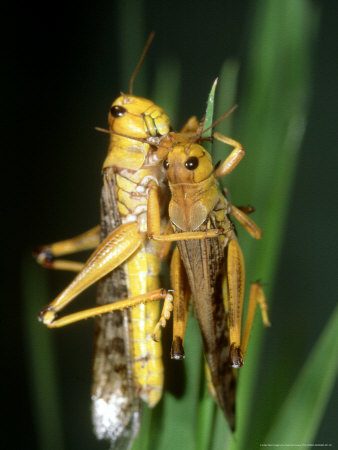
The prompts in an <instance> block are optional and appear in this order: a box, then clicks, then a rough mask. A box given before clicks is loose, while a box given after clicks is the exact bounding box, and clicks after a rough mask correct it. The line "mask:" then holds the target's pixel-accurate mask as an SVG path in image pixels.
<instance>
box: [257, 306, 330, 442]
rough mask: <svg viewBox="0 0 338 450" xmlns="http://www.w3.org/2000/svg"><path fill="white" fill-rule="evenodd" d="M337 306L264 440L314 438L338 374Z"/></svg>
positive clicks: (303, 439)
mask: <svg viewBox="0 0 338 450" xmlns="http://www.w3.org/2000/svg"><path fill="white" fill-rule="evenodd" d="M337 355H338V307H336V309H335V311H334V312H333V314H332V317H330V319H329V321H328V323H327V325H326V327H325V329H324V330H323V332H322V334H321V336H320V337H319V339H318V341H317V343H316V346H315V347H314V349H313V350H312V352H311V354H310V356H309V357H308V360H307V361H306V363H305V365H304V367H303V369H302V371H301V372H300V374H299V375H298V378H297V380H296V382H295V383H294V386H293V388H292V390H291V391H290V393H289V395H288V397H287V399H286V400H285V402H284V404H283V406H282V408H281V410H280V412H279V414H278V417H277V419H276V422H275V423H274V425H273V427H272V429H271V430H270V432H269V433H268V434H267V437H266V439H265V443H269V444H270V443H271V444H275V443H277V444H278V443H283V442H284V443H287V444H299V443H303V442H307V443H310V442H313V441H314V438H315V436H316V432H317V430H318V428H319V425H320V421H321V418H322V415H323V413H324V411H325V407H326V405H327V403H328V400H329V396H330V393H331V391H332V389H333V387H334V383H335V381H336V378H337V374H338V357H337Z"/></svg>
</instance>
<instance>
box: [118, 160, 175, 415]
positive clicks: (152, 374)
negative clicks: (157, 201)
mask: <svg viewBox="0 0 338 450" xmlns="http://www.w3.org/2000/svg"><path fill="white" fill-rule="evenodd" d="M154 179H156V180H157V182H159V183H160V185H162V187H163V189H162V190H161V191H162V192H165V194H166V184H165V183H164V176H163V172H162V168H161V165H159V164H156V165H155V166H154V167H151V166H150V168H147V169H141V170H138V171H137V172H136V171H130V170H127V169H124V170H122V171H120V173H119V174H116V188H115V197H116V200H117V206H118V209H119V213H120V217H121V221H122V223H125V222H130V221H137V222H138V224H139V230H140V231H141V232H146V231H147V228H146V226H147V198H148V188H147V184H148V183H149V182H150V181H153V180H154ZM165 197H166V195H165ZM163 200H164V202H163V203H164V204H167V199H166V198H164V199H163ZM155 245H156V244H154V243H152V242H151V241H145V242H144V243H143V244H142V245H141V247H140V248H139V249H138V251H137V252H136V253H134V254H133V255H132V256H131V257H130V258H129V259H128V260H127V262H126V263H125V264H124V270H125V273H126V275H127V286H128V291H129V292H128V294H129V297H134V296H136V295H140V294H145V293H147V292H149V291H152V290H155V289H158V288H159V287H160V285H159V271H160V264H159V258H158V256H157V251H156V247H155ZM159 308H160V305H159V302H150V303H146V304H142V305H139V306H136V307H134V308H132V310H131V320H132V335H133V338H132V349H133V364H134V383H135V386H136V388H137V389H138V390H139V393H140V394H139V395H140V397H141V398H142V400H143V401H145V402H146V403H148V404H149V406H151V407H152V406H154V405H155V404H156V403H157V402H158V401H159V400H160V398H161V395H162V386H163V376H164V374H163V363H162V347H161V343H160V342H155V341H154V340H153V339H152V338H151V334H152V332H153V331H154V328H155V325H156V323H157V321H158V318H159V313H160V309H159Z"/></svg>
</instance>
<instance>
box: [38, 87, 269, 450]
mask: <svg viewBox="0 0 338 450" xmlns="http://www.w3.org/2000/svg"><path fill="white" fill-rule="evenodd" d="M131 90H132V89H131V88H130V91H131ZM109 125H110V127H109V131H108V132H109V134H110V135H111V136H110V145H109V150H108V155H107V157H106V160H105V161H104V164H103V188H102V194H101V223H100V226H98V227H95V228H93V229H92V230H90V231H89V232H87V233H84V234H82V235H80V236H77V237H76V238H73V239H69V240H66V241H62V242H58V243H55V244H51V245H49V246H45V247H41V248H40V249H38V251H37V252H36V256H37V259H38V261H39V262H40V263H42V264H43V265H44V266H47V267H50V268H54V269H66V270H73V271H76V272H78V274H77V276H76V277H75V279H74V280H73V281H72V282H71V283H70V285H69V286H68V287H67V288H66V289H65V290H64V291H63V292H62V293H61V294H60V295H59V296H58V297H57V298H56V299H55V300H54V301H53V302H52V303H51V304H50V305H49V306H48V307H46V308H45V309H44V310H43V311H42V312H41V314H40V320H41V321H42V322H43V323H45V324H46V325H47V326H49V327H60V326H64V325H66V324H69V323H72V322H75V321H78V320H81V319H83V318H87V317H92V316H98V317H96V333H95V335H96V339H95V349H94V366H93V390H92V399H93V421H94V426H95V431H96V434H97V436H98V437H99V438H108V439H110V441H111V442H112V443H114V445H115V446H116V447H119V446H120V447H125V448H128V447H129V446H130V444H131V443H132V441H133V439H134V438H135V436H136V435H137V433H138V429H139V422H140V411H141V402H140V399H142V400H143V401H145V402H146V403H148V405H149V406H151V407H152V406H154V405H155V404H156V403H157V402H158V401H159V399H160V398H161V395H162V386H163V377H164V373H163V365H162V349H161V343H160V342H159V339H158V334H159V328H160V327H161V326H165V324H166V321H167V320H168V319H169V316H170V312H171V310H172V309H173V317H174V329H173V334H174V337H173V344H172V357H173V358H175V359H182V358H183V357H184V350H183V342H184V334H185V327H186V322H187V313H188V306H189V298H190V295H191V293H192V297H193V302H194V306H195V308H196V311H197V317H198V320H199V325H200V328H201V332H202V337H203V341H204V350H205V355H206V360H207V366H208V370H209V373H210V383H209V387H210V390H211V392H212V393H213V395H214V397H215V399H216V401H217V403H218V404H219V405H220V407H221V408H222V410H223V411H224V413H225V415H226V417H227V419H228V421H229V424H230V427H231V428H232V429H233V428H234V426H235V413H234V403H235V373H234V370H233V367H239V366H241V365H242V364H243V358H244V354H245V350H246V346H247V340H248V336H249V332H250V327H251V323H252V319H253V314H254V308H255V304H256V303H257V301H258V302H259V303H260V304H261V307H262V310H263V313H264V314H263V318H265V321H267V317H266V312H265V309H266V304H265V299H264V295H263V293H262V291H261V288H260V286H259V284H257V283H256V284H254V285H253V286H252V289H251V295H250V307H249V313H248V317H247V322H246V327H245V330H244V335H243V339H242V341H241V317H242V304H243V296H244V263H243V257H242V253H241V250H240V247H239V245H238V243H237V238H236V235H235V232H234V229H233V225H232V223H231V221H230V219H229V214H232V215H233V216H234V217H235V218H236V219H238V220H239V221H240V223H241V224H242V225H244V227H245V228H246V229H247V230H248V231H249V232H250V233H251V234H252V236H253V237H255V238H260V236H261V233H260V230H259V229H258V228H257V226H256V225H255V224H254V223H253V222H252V221H251V220H250V219H249V218H248V217H247V215H246V214H245V212H244V211H243V210H241V209H238V208H236V207H234V206H233V205H231V204H229V203H228V201H227V199H226V198H225V197H224V196H223V194H221V193H220V192H219V191H218V186H217V181H216V179H217V178H220V177H223V176H224V175H226V174H228V173H229V172H230V171H231V170H233V168H234V167H235V166H236V165H237V164H238V163H239V161H240V160H241V158H242V157H243V156H244V150H243V149H242V147H241V145H240V144H238V143H237V142H236V141H233V140H231V139H229V138H226V137H224V136H221V135H219V134H217V133H215V134H214V136H215V137H216V138H218V139H220V140H221V141H223V142H224V143H226V144H229V145H231V146H233V147H234V149H233V151H232V152H231V153H230V155H229V156H228V157H227V158H226V160H225V161H224V162H223V163H222V164H221V165H220V166H219V167H217V168H215V169H214V168H213V166H212V162H211V158H210V155H209V154H208V153H207V152H206V151H205V150H204V149H203V147H202V146H201V145H199V143H198V142H199V141H201V135H202V132H201V131H200V130H198V123H197V121H196V119H192V120H190V121H188V123H187V125H186V126H185V127H184V128H183V129H182V131H181V134H177V133H172V132H171V131H170V130H171V127H170V121H169V118H168V116H167V115H166V114H165V112H164V111H163V110H162V109H161V108H159V107H158V106H156V105H154V104H153V103H152V102H151V101H149V100H146V99H143V98H139V97H135V96H133V95H124V94H122V95H121V97H119V98H118V99H116V100H115V101H114V103H113V105H112V107H111V110H110V114H109ZM168 182H169V187H170V191H171V200H170V203H168V202H169V197H170V192H169V188H168ZM168 211H169V215H168ZM149 238H151V239H149ZM172 241H177V242H178V249H175V250H174V253H173V257H172V262H171V287H172V289H173V292H168V291H165V290H163V289H161V288H160V287H161V286H160V281H159V266H160V261H161V260H162V259H164V258H165V257H166V255H167V254H168V252H169V245H170V242H172ZM168 244H169V245H168ZM96 247H97V248H96ZM88 248H96V250H95V251H94V253H93V254H92V256H91V257H90V258H89V260H88V261H87V263H86V264H85V265H83V264H81V263H78V262H74V261H68V260H60V259H58V258H59V257H60V256H62V255H65V254H69V253H73V252H76V251H80V250H84V249H88ZM96 281H98V282H99V284H98V295H97V304H98V306H97V307H95V308H92V309H90V310H87V311H82V312H79V313H75V314H71V315H68V316H65V317H63V318H60V319H57V318H56V315H57V313H58V312H59V311H60V310H62V309H63V308H64V307H65V306H66V305H67V304H68V303H69V302H71V301H72V300H73V299H74V298H75V297H76V296H77V295H79V294H80V293H81V292H82V291H83V290H85V289H86V288H87V287H89V286H90V285H91V284H93V283H95V282H96ZM161 298H162V299H164V306H163V311H162V314H161V317H160V319H159V315H160V314H159V313H160V311H159V299H161ZM121 299H125V300H121Z"/></svg>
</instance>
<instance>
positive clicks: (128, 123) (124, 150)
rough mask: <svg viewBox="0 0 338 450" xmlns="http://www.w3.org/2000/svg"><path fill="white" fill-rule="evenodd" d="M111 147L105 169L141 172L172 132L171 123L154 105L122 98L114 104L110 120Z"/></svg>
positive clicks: (104, 164)
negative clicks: (151, 154) (149, 158)
mask: <svg viewBox="0 0 338 450" xmlns="http://www.w3.org/2000/svg"><path fill="white" fill-rule="evenodd" d="M108 121H109V128H110V131H111V143H110V147H109V150H108V156H107V158H106V159H105V161H104V163H103V168H106V167H120V168H128V169H133V170H138V169H140V168H141V167H142V165H143V164H144V162H145V160H146V158H147V155H148V152H149V151H150V149H152V150H154V151H157V147H154V146H152V145H153V143H154V142H156V140H157V139H158V138H162V137H163V136H164V135H166V134H168V133H169V131H170V120H169V117H168V116H167V115H166V114H165V112H164V111H163V109H162V108H160V107H159V106H157V105H155V104H154V103H153V102H152V101H150V100H147V99H145V98H141V97H136V96H134V95H124V94H122V95H121V96H120V97H118V98H117V99H116V100H115V101H114V103H113V104H112V106H111V108H110V112H109V116H108Z"/></svg>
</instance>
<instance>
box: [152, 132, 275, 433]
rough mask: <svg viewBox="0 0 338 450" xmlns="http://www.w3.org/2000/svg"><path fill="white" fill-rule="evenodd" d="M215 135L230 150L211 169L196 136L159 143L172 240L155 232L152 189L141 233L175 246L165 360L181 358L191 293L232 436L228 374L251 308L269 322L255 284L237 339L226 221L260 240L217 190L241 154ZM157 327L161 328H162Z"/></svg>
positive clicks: (240, 268)
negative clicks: (169, 334)
mask: <svg viewBox="0 0 338 450" xmlns="http://www.w3.org/2000/svg"><path fill="white" fill-rule="evenodd" d="M214 136H215V137H216V138H217V139H219V140H221V141H222V142H224V143H226V144H228V145H231V146H233V147H234V148H233V150H232V152H231V153H230V155H229V156H228V157H227V158H226V159H225V161H224V162H223V163H222V164H220V165H219V166H216V168H214V167H213V165H212V161H211V156H210V154H209V153H208V152H207V151H206V150H205V149H204V148H203V147H202V146H201V145H199V144H198V143H197V142H196V141H197V140H200V137H199V136H197V137H196V138H195V139H194V140H191V139H188V138H186V137H184V136H180V135H177V134H171V135H168V136H167V138H164V139H163V141H162V142H161V146H162V147H161V148H160V149H159V153H161V154H162V157H163V158H164V163H163V165H164V168H165V170H166V173H167V177H168V181H169V187H170V191H171V195H172V197H171V200H170V203H169V218H170V222H171V226H172V229H173V231H174V233H171V234H167V235H161V234H160V233H159V231H160V227H159V219H158V218H159V207H158V200H157V195H158V190H157V189H156V188H155V187H154V188H153V189H152V191H151V192H150V200H151V202H152V208H148V211H150V212H151V213H152V215H153V219H152V220H150V221H148V233H149V235H150V236H151V237H152V239H154V240H156V241H162V242H171V241H177V244H178V250H177V249H176V250H175V251H174V254H173V258H172V263H171V283H172V287H173V289H174V306H173V320H174V326H173V343H172V357H173V358H175V359H182V358H183V357H184V348H183V342H184V333H185V327H186V322H187V313H188V305H189V296H190V290H191V292H192V298H193V302H194V306H195V309H196V312H197V318H198V322H199V326H200V329H201V333H202V338H203V344H204V353H205V357H206V361H207V368H208V373H209V374H210V381H211V383H209V388H210V390H211V393H212V394H213V396H214V398H215V400H216V402H217V403H218V404H219V406H220V407H221V409H222V410H223V412H224V414H225V416H226V418H227V420H228V422H229V425H230V428H231V429H232V430H234V428H235V388H236V374H235V371H234V368H238V367H241V366H242V365H243V362H244V356H245V352H246V348H247V344H248V338H249V335H250V330H251V325H252V321H253V317H254V312H255V306H256V304H257V302H258V303H259V304H260V306H261V309H262V315H263V321H264V323H265V325H269V321H268V317H267V306H266V300H265V296H264V293H263V291H262V289H261V286H260V284H259V283H254V284H253V285H252V286H251V290H250V299H249V310H248V311H249V312H248V315H247V319H246V325H245V328H244V333H243V337H242V338H241V328H242V308H243V300H244V278H245V273H244V272H245V271H244V260H243V255H242V251H241V248H240V246H239V244H238V240H237V236H236V233H235V230H234V226H233V223H232V221H231V219H230V217H229V215H232V216H233V217H235V218H236V219H237V220H238V221H239V222H240V223H241V224H242V225H243V226H244V227H245V229H246V230H247V231H248V232H249V233H250V234H251V236H252V237H254V238H255V239H260V238H261V235H262V233H261V231H260V229H259V228H258V227H257V225H256V224H255V223H254V222H253V221H252V220H251V219H250V218H249V217H248V216H247V214H245V212H244V211H245V208H236V207H235V206H233V205H232V204H230V203H229V202H228V200H227V198H226V197H225V196H224V195H223V194H222V193H221V192H220V191H219V189H218V183H217V179H218V178H220V177H223V176H225V175H227V174H228V173H230V172H231V171H232V170H233V169H234V168H235V167H236V165H237V164H238V163H239V162H240V160H241V159H242V157H243V156H244V149H243V147H242V146H241V145H240V144H239V143H238V142H236V141H234V140H232V139H229V138H227V137H225V136H222V135H220V134H218V133H215V134H214ZM165 155H166V156H165ZM248 212H249V211H248ZM149 214H150V213H149ZM154 217H155V218H154ZM156 217H157V219H156ZM186 279H188V281H189V283H188V286H187V283H186V281H185V280H186ZM161 325H162V326H164V325H165V321H163V322H162V324H161Z"/></svg>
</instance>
